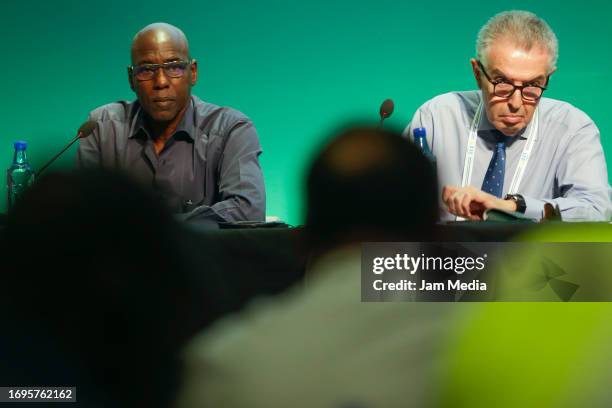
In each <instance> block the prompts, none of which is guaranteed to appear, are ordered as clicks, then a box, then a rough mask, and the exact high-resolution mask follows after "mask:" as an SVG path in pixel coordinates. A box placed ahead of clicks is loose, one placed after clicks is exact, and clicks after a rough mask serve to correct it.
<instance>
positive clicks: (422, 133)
mask: <svg viewBox="0 0 612 408" xmlns="http://www.w3.org/2000/svg"><path fill="white" fill-rule="evenodd" d="M413 134H414V137H425V135H427V131H426V130H425V128H424V127H419V128H415V129H414V131H413Z"/></svg>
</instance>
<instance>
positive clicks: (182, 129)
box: [128, 96, 195, 141]
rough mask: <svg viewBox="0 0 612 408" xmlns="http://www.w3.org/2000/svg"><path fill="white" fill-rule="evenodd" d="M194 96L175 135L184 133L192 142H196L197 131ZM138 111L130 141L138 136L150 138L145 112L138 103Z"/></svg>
mask: <svg viewBox="0 0 612 408" xmlns="http://www.w3.org/2000/svg"><path fill="white" fill-rule="evenodd" d="M193 104H194V102H193V96H192V97H191V98H190V99H189V101H188V102H187V109H186V110H185V114H184V115H183V117H182V118H181V121H180V123H179V124H178V126H177V127H176V131H175V132H174V134H177V133H183V134H186V135H187V136H188V137H189V138H190V139H191V140H192V141H193V140H195V137H194V131H195V124H194V121H195V118H194V107H193ZM135 105H136V110H135V116H134V121H133V123H134V125H133V126H132V132H131V133H130V135H129V136H128V137H129V138H130V139H131V138H133V137H136V136H141V135H144V136H145V137H147V138H148V137H149V136H150V135H149V132H148V130H147V128H146V126H145V120H144V115H145V113H144V111H143V109H142V106H141V105H140V102H138V101H136V102H135Z"/></svg>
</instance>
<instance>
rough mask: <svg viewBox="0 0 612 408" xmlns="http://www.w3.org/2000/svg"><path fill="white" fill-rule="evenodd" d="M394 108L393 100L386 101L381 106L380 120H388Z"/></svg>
mask: <svg viewBox="0 0 612 408" xmlns="http://www.w3.org/2000/svg"><path fill="white" fill-rule="evenodd" d="M394 108H395V105H394V104H393V100H391V99H385V100H384V101H383V103H382V104H381V105H380V118H381V119H387V118H388V117H389V116H391V114H392V113H393V109H394Z"/></svg>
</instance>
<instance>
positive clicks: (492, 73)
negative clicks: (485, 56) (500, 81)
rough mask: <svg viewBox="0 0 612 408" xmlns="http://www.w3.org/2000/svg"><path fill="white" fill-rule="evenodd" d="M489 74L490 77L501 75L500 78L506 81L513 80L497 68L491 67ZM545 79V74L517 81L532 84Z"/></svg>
mask: <svg viewBox="0 0 612 408" xmlns="http://www.w3.org/2000/svg"><path fill="white" fill-rule="evenodd" d="M491 76H492V77H502V78H504V79H505V80H506V81H508V82H513V80H510V79H509V78H508V76H507V75H506V74H504V73H503V72H501V71H500V70H499V69H497V68H493V70H492V72H491ZM545 79H546V75H538V76H537V77H535V78H533V79H529V80H527V81H519V82H523V84H532V83H534V82H538V81H544V80H545Z"/></svg>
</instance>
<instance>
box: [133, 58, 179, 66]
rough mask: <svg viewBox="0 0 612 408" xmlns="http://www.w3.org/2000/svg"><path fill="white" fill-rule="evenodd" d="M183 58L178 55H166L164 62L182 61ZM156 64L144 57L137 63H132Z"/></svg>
mask: <svg viewBox="0 0 612 408" xmlns="http://www.w3.org/2000/svg"><path fill="white" fill-rule="evenodd" d="M182 60H183V59H182V58H180V57H168V58H166V59H164V62H175V61H182ZM154 64H156V63H155V62H153V61H151V60H149V59H144V60H141V61H139V62H138V63H136V64H134V65H154Z"/></svg>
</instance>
